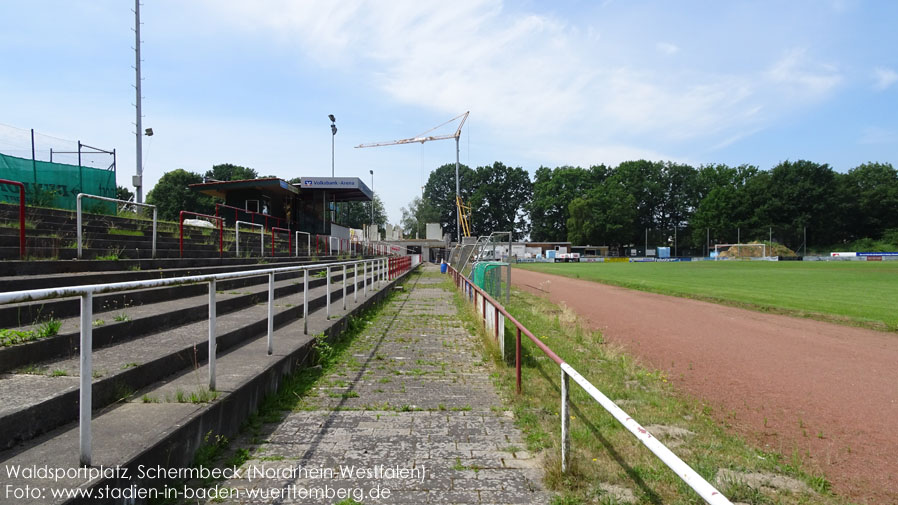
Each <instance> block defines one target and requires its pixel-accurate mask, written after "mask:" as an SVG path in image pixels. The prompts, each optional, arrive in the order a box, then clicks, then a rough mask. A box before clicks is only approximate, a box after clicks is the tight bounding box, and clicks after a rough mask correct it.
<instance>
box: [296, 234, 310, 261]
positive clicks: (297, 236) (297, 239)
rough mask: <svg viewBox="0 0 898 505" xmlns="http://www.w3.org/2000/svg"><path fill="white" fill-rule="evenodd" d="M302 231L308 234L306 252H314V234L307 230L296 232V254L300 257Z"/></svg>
mask: <svg viewBox="0 0 898 505" xmlns="http://www.w3.org/2000/svg"><path fill="white" fill-rule="evenodd" d="M300 233H302V234H304V235H305V236H306V254H312V234H311V233H309V232H307V231H298V232H296V240H295V241H294V243H295V244H296V256H297V257H299V235H300Z"/></svg>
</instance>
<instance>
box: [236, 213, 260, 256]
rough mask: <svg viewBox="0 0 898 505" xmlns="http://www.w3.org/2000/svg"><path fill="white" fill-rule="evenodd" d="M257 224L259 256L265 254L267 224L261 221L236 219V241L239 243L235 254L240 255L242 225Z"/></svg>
mask: <svg viewBox="0 0 898 505" xmlns="http://www.w3.org/2000/svg"><path fill="white" fill-rule="evenodd" d="M241 224H245V225H247V226H255V227H257V228H259V256H260V257H262V256H265V225H263V224H259V223H250V222H249V221H236V222H235V223H234V242H235V243H236V244H237V246H236V248H235V250H234V254H236V255H237V257H238V258H239V257H240V225H241Z"/></svg>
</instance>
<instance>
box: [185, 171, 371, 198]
mask: <svg viewBox="0 0 898 505" xmlns="http://www.w3.org/2000/svg"><path fill="white" fill-rule="evenodd" d="M189 187H190V188H191V189H193V190H194V191H199V192H200V193H203V194H205V195H209V196H215V197H218V198H222V199H224V198H225V196H226V195H227V193H228V192H230V191H236V190H241V189H255V190H258V191H262V192H266V193H272V194H291V195H301V194H303V193H308V192H317V191H326V192H327V193H328V194H329V195H334V196H335V197H336V198H335V199H336V200H337V201H338V202H353V201H361V202H368V201H371V200H372V199H373V198H374V192H373V191H371V189H369V188H368V186H366V185H365V183H364V182H362V180H361V179H359V178H358V177H300V182H299V183H297V184H290V183H289V182H287V181H285V180H283V179H280V178H278V177H266V178H262V179H244V180H239V181H210V182H200V183H196V184H191V185H190V186H189Z"/></svg>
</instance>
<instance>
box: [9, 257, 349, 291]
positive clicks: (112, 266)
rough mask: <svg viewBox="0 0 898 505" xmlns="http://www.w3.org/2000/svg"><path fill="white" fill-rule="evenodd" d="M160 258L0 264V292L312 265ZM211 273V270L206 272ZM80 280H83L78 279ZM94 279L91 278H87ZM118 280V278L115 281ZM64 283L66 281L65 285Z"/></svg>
mask: <svg viewBox="0 0 898 505" xmlns="http://www.w3.org/2000/svg"><path fill="white" fill-rule="evenodd" d="M333 261H337V258H335V257H333V256H323V257H321V258H320V259H319V260H317V261H314V263H328V262H333ZM265 262H267V263H260V261H259V258H219V257H214V258H209V257H205V258H160V259H141V260H83V261H0V290H2V291H16V290H19V289H22V287H21V284H20V283H21V282H27V283H28V289H37V288H44V287H56V286H75V285H82V284H98V283H103V282H122V281H124V280H127V278H120V279H119V280H98V281H90V282H87V281H84V280H78V279H77V278H75V277H73V276H72V275H71V274H78V275H79V277H81V276H84V275H88V274H89V275H91V276H94V275H109V276H122V275H125V276H131V277H129V278H133V279H135V280H136V279H151V278H160V277H180V276H185V275H199V274H201V273H203V270H202V269H204V268H212V269H215V268H223V270H217V271H215V272H213V273H217V272H225V271H232V270H229V269H234V268H236V269H238V270H239V269H247V270H251V269H255V268H271V267H272V266H290V265H294V264H296V265H299V264H307V263H312V261H311V258H308V257H298V258H297V257H292V258H286V257H284V258H282V257H278V258H269V257H266V258H265ZM209 271H210V272H212V270H209ZM81 278H82V279H83V278H84V277H81ZM91 278H94V277H91ZM117 278H118V277H117ZM66 279H68V281H66Z"/></svg>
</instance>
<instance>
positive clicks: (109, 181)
mask: <svg viewBox="0 0 898 505" xmlns="http://www.w3.org/2000/svg"><path fill="white" fill-rule="evenodd" d="M35 176H36V177H37V186H35ZM0 179H9V180H11V181H18V182H21V183H23V184H25V200H26V203H27V204H28V205H35V206H40V207H54V208H57V209H71V210H75V201H76V198H77V196H78V193H87V194H89V195H96V196H105V197H108V198H115V195H116V192H115V171H114V170H100V169H97V168H92V167H84V166H82V167H79V166H78V165H65V164H63V163H51V162H48V161H31V160H29V159H25V158H16V157H15V156H7V155H5V154H0ZM0 201H2V202H8V203H18V201H19V190H18V188H16V187H14V186H10V185H8V184H2V185H0ZM82 204H83V205H84V210H85V212H100V213H104V214H109V213H115V204H114V203H110V202H101V201H99V200H92V199H89V198H88V199H85V200H83V202H82Z"/></svg>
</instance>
